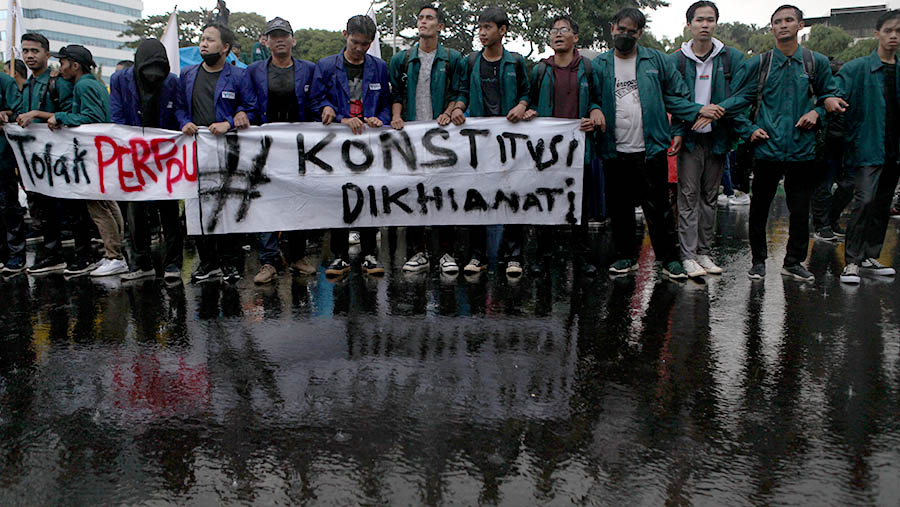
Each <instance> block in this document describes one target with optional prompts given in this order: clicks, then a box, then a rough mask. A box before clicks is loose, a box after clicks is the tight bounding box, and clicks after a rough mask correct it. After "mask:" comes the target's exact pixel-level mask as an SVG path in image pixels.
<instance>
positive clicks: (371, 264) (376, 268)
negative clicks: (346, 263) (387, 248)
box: [362, 255, 384, 275]
mask: <svg viewBox="0 0 900 507" xmlns="http://www.w3.org/2000/svg"><path fill="white" fill-rule="evenodd" d="M362 269H363V271H365V272H366V273H368V274H370V275H383V274H384V266H382V265H381V263H380V262H378V259H376V258H375V256H374V255H367V256H366V257H365V258H364V259H363V261H362Z"/></svg>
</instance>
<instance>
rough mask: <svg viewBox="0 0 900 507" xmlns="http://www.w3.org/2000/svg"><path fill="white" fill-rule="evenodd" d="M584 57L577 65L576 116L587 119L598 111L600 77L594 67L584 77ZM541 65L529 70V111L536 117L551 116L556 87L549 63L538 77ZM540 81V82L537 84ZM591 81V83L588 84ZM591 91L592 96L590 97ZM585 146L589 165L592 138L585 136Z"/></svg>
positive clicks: (585, 158)
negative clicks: (535, 113)
mask: <svg viewBox="0 0 900 507" xmlns="http://www.w3.org/2000/svg"><path fill="white" fill-rule="evenodd" d="M584 62H585V57H582V58H581V60H580V61H579V63H578V75H577V78H578V116H579V117H581V118H587V117H588V116H589V115H590V113H591V111H593V110H594V109H600V95H599V94H600V77H599V75H598V74H597V72H596V66H594V65H591V75H590V76H585V68H584ZM541 67H542V65H540V64H538V65H535V66H534V68H533V69H531V85H530V88H531V96H530V97H529V98H528V107H529V109H534V110H535V111H537V113H538V116H544V117H551V116H553V96H554V94H553V89H554V87H555V85H556V77H555V74H554V72H553V66H552V64H550V62H546V67H544V68H545V69H546V70H545V71H544V73H543V76H541V75H539V72H540V69H541ZM538 80H540V82H538ZM589 80H590V81H593V83H589ZM591 91H593V92H594V93H593V96H592V95H591ZM585 139H586V140H587V145H586V146H585V150H584V161H585V163H586V164H587V163H590V161H591V160H592V159H593V152H594V146H593V144H594V143H593V139H594V136H592V135H590V133H588V135H586V136H585Z"/></svg>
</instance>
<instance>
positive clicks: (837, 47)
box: [804, 25, 853, 57]
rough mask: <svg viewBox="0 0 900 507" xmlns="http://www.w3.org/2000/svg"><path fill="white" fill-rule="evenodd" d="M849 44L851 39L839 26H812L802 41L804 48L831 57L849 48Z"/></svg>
mask: <svg viewBox="0 0 900 507" xmlns="http://www.w3.org/2000/svg"><path fill="white" fill-rule="evenodd" d="M851 42H853V37H850V35H849V34H847V32H845V31H844V29H843V28H841V27H839V26H826V25H813V27H812V30H810V32H809V35H808V36H807V38H806V41H804V46H806V47H807V48H809V49H812V50H813V51H818V52H819V53H822V54H823V55H825V56H831V57H833V56H836V55H837V54H838V53H840V52H841V51H844V50H845V49H847V48H848V47H850V43H851Z"/></svg>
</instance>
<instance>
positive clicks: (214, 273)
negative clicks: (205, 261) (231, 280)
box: [191, 265, 222, 283]
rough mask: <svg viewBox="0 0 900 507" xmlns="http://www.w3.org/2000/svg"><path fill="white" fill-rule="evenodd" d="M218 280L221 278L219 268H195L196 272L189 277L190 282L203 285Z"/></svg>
mask: <svg viewBox="0 0 900 507" xmlns="http://www.w3.org/2000/svg"><path fill="white" fill-rule="evenodd" d="M218 278H222V270H221V269H219V268H214V269H209V267H208V266H203V265H201V266H200V267H199V268H197V271H194V274H192V275H191V280H193V281H194V283H204V282H210V281H213V280H216V279H218Z"/></svg>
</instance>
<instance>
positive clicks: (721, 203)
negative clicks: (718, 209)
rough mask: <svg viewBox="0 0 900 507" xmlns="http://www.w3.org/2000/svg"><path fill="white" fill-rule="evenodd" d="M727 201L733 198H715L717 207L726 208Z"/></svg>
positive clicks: (720, 196)
mask: <svg viewBox="0 0 900 507" xmlns="http://www.w3.org/2000/svg"><path fill="white" fill-rule="evenodd" d="M729 199H734V196H733V195H725V194H719V197H717V198H716V204H718V205H719V206H728V200H729Z"/></svg>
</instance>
